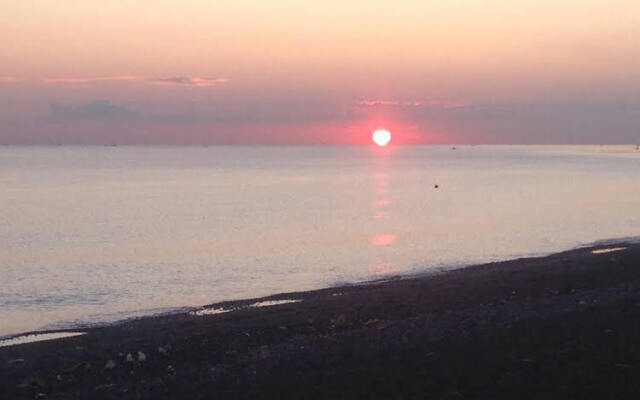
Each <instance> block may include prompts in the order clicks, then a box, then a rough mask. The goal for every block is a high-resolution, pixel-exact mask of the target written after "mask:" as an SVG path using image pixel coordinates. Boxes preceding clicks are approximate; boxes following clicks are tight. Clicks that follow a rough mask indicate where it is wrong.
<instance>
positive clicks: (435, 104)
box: [356, 99, 467, 108]
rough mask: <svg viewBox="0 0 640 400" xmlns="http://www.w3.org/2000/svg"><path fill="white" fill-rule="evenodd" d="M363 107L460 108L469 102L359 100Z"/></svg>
mask: <svg viewBox="0 0 640 400" xmlns="http://www.w3.org/2000/svg"><path fill="white" fill-rule="evenodd" d="M356 104H357V105H358V106H361V107H376V106H391V107H426V108H459V107H466V106H467V104H466V103H464V102H461V101H457V100H384V99H374V100H358V101H357V102H356Z"/></svg>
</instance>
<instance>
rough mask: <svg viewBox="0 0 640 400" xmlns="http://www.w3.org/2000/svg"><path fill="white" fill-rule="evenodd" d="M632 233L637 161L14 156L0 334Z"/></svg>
mask: <svg viewBox="0 0 640 400" xmlns="http://www.w3.org/2000/svg"><path fill="white" fill-rule="evenodd" d="M638 235H640V151H638V150H636V147H635V146H455V147H452V146H392V145H389V146H387V147H384V148H382V147H375V146H308V147H305V146H282V147H279V146H208V147H206V146H201V147H195V146H194V147H177V146H155V147H154V146H108V147H107V146H105V147H101V146H93V147H82V146H50V147H35V146H34V147H16V146H2V147H0V336H8V335H12V334H16V333H19V332H27V331H34V330H43V329H59V328H69V327H82V326H90V325H99V324H105V323H112V322H115V321H119V320H123V319H127V318H132V317H137V316H143V315H152V314H157V313H164V312H171V311H173V310H178V309H184V308H185V307H195V306H202V305H205V304H211V303H214V302H219V301H223V300H232V299H243V298H255V297H260V296H266V295H270V294H275V293H281V292H292V291H302V290H310V289H317V288H324V287H332V286H339V285H345V284H356V283H361V282H367V281H374V280H379V279H389V278H396V277H403V276H410V275H415V274H424V273H437V272H440V271H444V270H447V269H450V268H458V267H462V266H465V265H470V264H477V263H484V262H489V261H495V260H505V259H511V258H515V257H525V256H536V255H544V254H549V253H553V252H557V251H561V250H566V249H571V248H575V247H580V246H585V245H589V244H592V243H594V242H597V241H600V240H603V239H615V238H637V237H638Z"/></svg>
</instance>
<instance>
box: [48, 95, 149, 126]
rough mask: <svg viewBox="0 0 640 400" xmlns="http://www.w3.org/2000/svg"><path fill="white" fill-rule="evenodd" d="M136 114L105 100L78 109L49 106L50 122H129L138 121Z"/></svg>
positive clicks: (56, 105) (55, 105)
mask: <svg viewBox="0 0 640 400" xmlns="http://www.w3.org/2000/svg"><path fill="white" fill-rule="evenodd" d="M138 117H139V116H138V114H137V113H136V112H135V111H132V110H130V109H129V108H127V107H125V106H120V105H117V104H112V103H111V102H109V101H107V100H95V101H92V102H91V103H88V104H84V105H81V106H78V107H68V106H61V105H58V104H51V113H50V115H49V118H48V119H49V120H50V121H52V122H75V121H97V122H129V121H133V120H136V119H138Z"/></svg>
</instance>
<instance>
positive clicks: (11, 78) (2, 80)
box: [0, 76, 22, 83]
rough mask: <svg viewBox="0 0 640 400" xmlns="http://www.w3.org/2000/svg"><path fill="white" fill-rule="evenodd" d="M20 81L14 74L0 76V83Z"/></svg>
mask: <svg viewBox="0 0 640 400" xmlns="http://www.w3.org/2000/svg"><path fill="white" fill-rule="evenodd" d="M16 82H22V79H20V78H16V77H14V76H0V83H16Z"/></svg>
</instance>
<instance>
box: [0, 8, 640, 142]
mask: <svg viewBox="0 0 640 400" xmlns="http://www.w3.org/2000/svg"><path fill="white" fill-rule="evenodd" d="M638 38H640V2H638V1H637V0H606V1H605V0H599V1H595V0H554V1H552V0H466V1H465V0H429V1H426V0H394V1H379V0H352V1H347V2H345V1H343V0H341V1H338V0H324V1H321V2H302V1H298V0H262V1H256V0H252V1H246V0H232V1H226V0H164V1H161V0H137V1H133V0H130V1H123V0H109V1H104V0H100V1H98V0H83V1H77V0H21V1H11V0H0V143H2V144H65V143H75V144H201V143H204V144H216V143H221V144H235V143H237V144H365V143H370V141H371V139H370V137H371V132H372V131H373V130H374V129H376V128H386V129H388V130H390V131H391V132H392V134H393V138H394V139H393V142H394V143H397V144H442V143H447V144H448V143H477V144H483V143H490V144H495V143H505V144H520V143H522V144H529V143H541V144H545V143H559V144H578V143H594V144H600V143H638V142H640V40H639V39H638Z"/></svg>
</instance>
